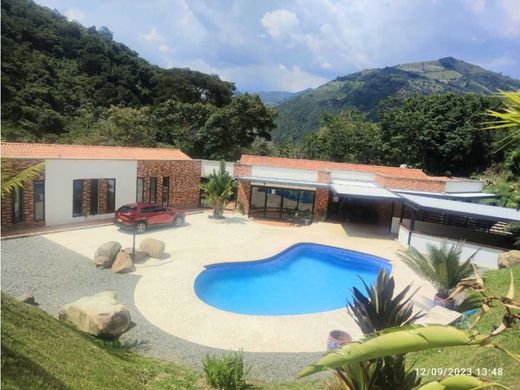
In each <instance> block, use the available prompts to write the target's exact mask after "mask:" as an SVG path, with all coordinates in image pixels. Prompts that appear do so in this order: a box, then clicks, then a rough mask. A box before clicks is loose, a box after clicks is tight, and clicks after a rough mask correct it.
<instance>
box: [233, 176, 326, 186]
mask: <svg viewBox="0 0 520 390" xmlns="http://www.w3.org/2000/svg"><path fill="white" fill-rule="evenodd" d="M238 179H239V180H245V181H252V182H259V183H262V184H280V185H294V186H309V187H318V188H328V187H329V185H328V184H327V183H318V182H314V181H308V180H291V179H274V178H271V177H259V176H238Z"/></svg>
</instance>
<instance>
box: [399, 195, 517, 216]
mask: <svg viewBox="0 0 520 390" xmlns="http://www.w3.org/2000/svg"><path fill="white" fill-rule="evenodd" d="M400 196H401V197H402V198H403V199H405V200H406V203H407V204H409V205H410V206H411V207H412V208H417V209H421V210H427V211H437V212H443V213H448V214H453V215H462V216H465V217H473V218H476V219H485V220H490V221H497V222H498V221H504V222H516V221H520V211H518V210H515V209H510V208H506V207H498V206H489V205H484V204H478V203H469V202H461V201H456V200H447V199H439V198H432V197H427V196H418V195H410V194H404V193H401V194H400Z"/></svg>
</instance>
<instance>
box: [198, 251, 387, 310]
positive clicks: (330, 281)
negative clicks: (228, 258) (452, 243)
mask: <svg viewBox="0 0 520 390" xmlns="http://www.w3.org/2000/svg"><path fill="white" fill-rule="evenodd" d="M381 268H384V269H386V270H387V271H388V272H391V270H392V266H391V265H390V263H389V262H388V261H386V260H384V259H382V258H380V257H376V256H372V255H369V254H366V253H360V252H354V251H350V250H346V249H341V248H336V247H331V246H325V245H319V244H311V243H301V244H296V245H293V246H291V247H289V248H287V249H286V250H284V251H283V252H280V253H278V254H276V255H275V256H273V257H270V258H268V259H264V260H258V261H249V262H240V263H222V264H212V265H208V266H206V269H205V270H204V271H202V272H201V273H200V274H199V275H198V276H197V278H196V280H195V286H194V287H195V293H196V294H197V296H198V297H199V298H200V299H201V300H202V301H204V302H205V303H207V304H209V305H211V306H214V307H216V308H218V309H222V310H226V311H230V312H234V313H241V314H250V315H291V314H308V313H317V312H323V311H329V310H335V309H339V308H341V307H345V305H346V304H347V302H349V301H350V298H351V292H352V288H353V287H357V288H360V289H362V288H363V283H362V281H361V279H360V278H362V279H363V280H364V281H365V283H367V284H368V285H371V284H373V283H374V281H375V280H376V277H377V273H378V272H379V270H380V269H381ZM363 291H364V290H363Z"/></svg>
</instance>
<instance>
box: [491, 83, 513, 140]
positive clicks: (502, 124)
mask: <svg viewBox="0 0 520 390" xmlns="http://www.w3.org/2000/svg"><path fill="white" fill-rule="evenodd" d="M499 94H500V96H501V97H502V98H503V99H504V107H503V108H502V109H501V110H500V111H494V110H487V114H488V115H489V116H490V117H491V118H494V119H496V120H495V121H494V122H491V123H489V126H488V127H487V129H494V130H503V129H506V130H510V132H509V133H508V134H507V135H506V136H505V137H504V138H502V139H501V140H500V141H498V142H497V144H496V145H497V147H498V149H502V148H505V147H506V146H509V145H511V144H515V145H517V146H520V89H518V91H515V92H505V91H499Z"/></svg>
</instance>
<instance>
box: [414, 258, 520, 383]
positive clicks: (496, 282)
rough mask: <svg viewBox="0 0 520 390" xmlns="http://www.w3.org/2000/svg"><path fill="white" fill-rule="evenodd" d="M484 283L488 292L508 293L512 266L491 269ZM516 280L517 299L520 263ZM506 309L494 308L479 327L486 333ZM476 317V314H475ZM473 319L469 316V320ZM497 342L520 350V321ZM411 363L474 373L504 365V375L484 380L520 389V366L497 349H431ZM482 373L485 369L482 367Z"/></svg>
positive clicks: (516, 351) (514, 274)
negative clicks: (466, 370)
mask: <svg viewBox="0 0 520 390" xmlns="http://www.w3.org/2000/svg"><path fill="white" fill-rule="evenodd" d="M484 277H485V285H486V289H487V292H488V293H489V295H505V294H507V291H508V289H509V281H510V273H509V269H502V270H498V271H489V272H487V273H485V275H484ZM513 277H514V280H515V285H516V286H515V287H516V289H515V293H516V294H515V295H516V296H515V298H516V300H519V299H520V266H516V267H514V268H513ZM503 313H504V310H502V309H501V308H494V309H492V310H491V311H490V312H489V313H488V314H487V315H486V316H485V317H484V318H483V319H482V320H481V321H480V323H479V325H478V326H477V327H476V329H477V330H479V331H480V332H481V333H483V334H488V333H490V332H491V331H492V330H493V329H494V328H493V327H494V326H495V325H499V324H500V323H501V322H502V316H503ZM473 317H474V316H473ZM471 320H472V318H470V321H471ZM471 322H472V321H471ZM494 342H495V343H496V344H498V345H500V346H503V347H504V348H507V349H508V350H510V351H512V352H515V353H517V354H518V353H520V324H518V323H517V324H516V325H515V326H514V329H508V330H506V331H505V332H504V333H502V334H499V335H498V336H496V337H495V338H494ZM407 360H408V362H409V363H413V364H414V367H417V368H434V367H440V368H448V367H453V368H471V369H472V370H473V372H475V371H476V370H477V369H483V368H487V369H492V368H501V369H502V371H503V374H502V375H501V376H499V375H491V373H490V372H489V371H488V376H486V377H484V376H481V377H482V379H486V380H488V381H493V382H498V383H502V384H505V385H508V386H510V387H511V388H513V389H520V366H519V365H518V364H516V363H514V362H513V360H512V359H510V358H509V357H507V356H506V355H505V354H504V353H502V352H500V351H497V350H495V349H488V348H475V347H451V348H444V349H441V350H429V351H424V352H421V353H414V354H409V355H408V358H407ZM481 372H482V370H481ZM436 378H437V377H435V376H429V377H426V378H425V379H424V380H423V381H427V380H432V379H436Z"/></svg>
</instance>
